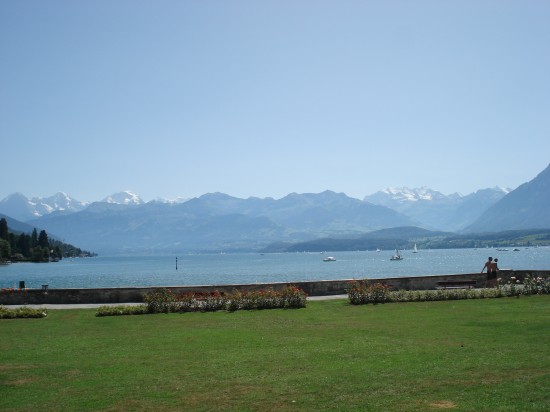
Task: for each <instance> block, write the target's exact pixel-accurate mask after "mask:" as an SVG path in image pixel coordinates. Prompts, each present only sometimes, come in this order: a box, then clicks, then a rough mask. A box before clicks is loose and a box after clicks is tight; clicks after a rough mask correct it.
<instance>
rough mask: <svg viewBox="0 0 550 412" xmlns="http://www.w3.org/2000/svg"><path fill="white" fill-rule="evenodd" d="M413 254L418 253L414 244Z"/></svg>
mask: <svg viewBox="0 0 550 412" xmlns="http://www.w3.org/2000/svg"><path fill="white" fill-rule="evenodd" d="M413 253H418V249H417V248H416V243H415V244H414V247H413Z"/></svg>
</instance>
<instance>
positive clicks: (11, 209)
mask: <svg viewBox="0 0 550 412" xmlns="http://www.w3.org/2000/svg"><path fill="white" fill-rule="evenodd" d="M87 205H88V204H87V203H84V202H79V201H78V200H75V199H73V198H71V197H70V196H69V195H67V194H66V193H63V192H59V193H56V194H55V195H53V196H50V197H44V198H42V197H33V198H32V199H29V198H27V197H26V196H25V195H23V194H21V193H13V194H11V195H9V196H8V197H6V198H5V199H3V200H1V201H0V213H3V214H6V215H8V216H10V217H13V218H14V219H18V220H20V221H22V222H26V221H28V220H31V219H35V218H38V217H40V216H44V215H47V214H50V213H52V212H56V211H65V212H77V211H79V210H82V209H84V208H85V207H86V206H87Z"/></svg>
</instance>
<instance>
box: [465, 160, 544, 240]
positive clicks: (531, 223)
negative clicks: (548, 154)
mask: <svg viewBox="0 0 550 412" xmlns="http://www.w3.org/2000/svg"><path fill="white" fill-rule="evenodd" d="M536 228H545V229H548V228H550V165H549V166H548V167H547V168H546V169H544V170H543V171H542V172H540V173H539V174H538V175H537V176H536V177H535V178H534V179H533V180H531V181H529V182H527V183H524V184H522V185H521V186H519V187H518V188H517V189H516V190H514V191H512V192H510V193H509V194H508V195H506V196H505V197H504V198H503V199H502V200H500V201H499V202H498V203H496V204H494V205H493V206H492V207H490V208H488V209H487V210H486V211H485V212H484V213H483V214H482V215H481V216H480V217H479V218H478V219H477V220H476V221H474V222H473V223H472V224H471V225H469V226H468V227H467V228H466V232H469V233H471V232H495V231H500V230H516V229H536Z"/></svg>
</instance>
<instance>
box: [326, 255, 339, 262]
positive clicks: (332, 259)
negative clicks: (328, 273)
mask: <svg viewBox="0 0 550 412" xmlns="http://www.w3.org/2000/svg"><path fill="white" fill-rule="evenodd" d="M323 262H336V258H334V257H332V256H327V257H326V258H324V259H323Z"/></svg>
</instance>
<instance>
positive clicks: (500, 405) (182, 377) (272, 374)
mask: <svg viewBox="0 0 550 412" xmlns="http://www.w3.org/2000/svg"><path fill="white" fill-rule="evenodd" d="M94 314H95V311H94V310H57V311H54V310H51V311H49V315H48V317H47V318H45V319H16V320H0V410H2V411H11V410H13V411H24V410H28V411H30V410H32V411H86V410H102V411H119V410H146V411H147V410H150V411H158V410H167V411H177V410H203V411H223V410H234V411H258V410H261V411H272V410H276V411H286V410H289V411H291V410H331V411H332V410H341V411H345V410H349V411H370V410H372V411H432V410H433V411H438V410H453V411H544V410H546V411H548V410H550V296H531V297H521V298H519V299H516V298H503V299H486V300H464V301H446V302H423V303H391V304H385V305H377V306H372V305H364V306H352V305H349V304H348V303H347V301H346V300H336V301H318V302H310V303H309V304H308V307H307V308H306V309H294V310H263V311H238V312H235V313H228V312H218V313H187V314H157V315H142V316H121V317H104V318H97V317H95V316H94Z"/></svg>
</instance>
